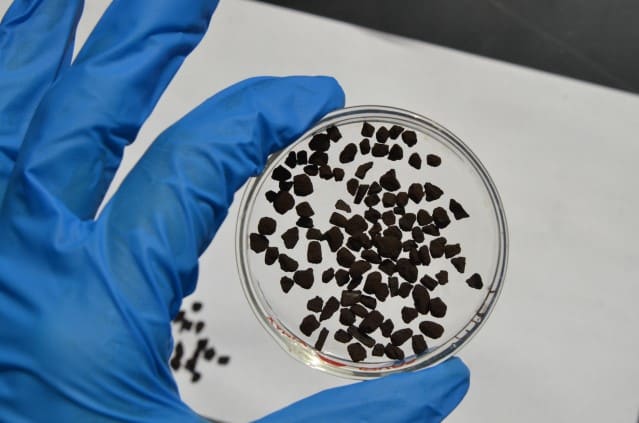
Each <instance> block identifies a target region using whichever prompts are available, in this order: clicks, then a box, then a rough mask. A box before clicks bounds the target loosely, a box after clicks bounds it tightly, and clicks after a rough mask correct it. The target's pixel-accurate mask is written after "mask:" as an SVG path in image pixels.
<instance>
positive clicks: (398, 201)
mask: <svg viewBox="0 0 639 423" xmlns="http://www.w3.org/2000/svg"><path fill="white" fill-rule="evenodd" d="M407 204H408V193H406V192H399V193H397V197H396V198H395V205H397V206H399V207H405V206H406V205H407Z"/></svg>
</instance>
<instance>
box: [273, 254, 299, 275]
mask: <svg viewBox="0 0 639 423" xmlns="http://www.w3.org/2000/svg"><path fill="white" fill-rule="evenodd" d="M278 261H279V262H280V269H282V270H283V271H284V272H294V271H296V270H297V268H298V267H299V264H298V263H297V260H294V259H292V258H290V257H289V256H287V255H286V254H280V256H279V257H278Z"/></svg>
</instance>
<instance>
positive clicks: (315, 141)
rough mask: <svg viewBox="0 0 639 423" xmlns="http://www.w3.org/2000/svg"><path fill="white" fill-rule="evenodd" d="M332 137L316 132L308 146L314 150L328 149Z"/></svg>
mask: <svg viewBox="0 0 639 423" xmlns="http://www.w3.org/2000/svg"><path fill="white" fill-rule="evenodd" d="M330 141H331V140H330V138H329V137H328V135H326V134H315V135H313V138H311V141H309V143H308V148H310V149H311V150H313V151H327V150H328V148H329V147H330Z"/></svg>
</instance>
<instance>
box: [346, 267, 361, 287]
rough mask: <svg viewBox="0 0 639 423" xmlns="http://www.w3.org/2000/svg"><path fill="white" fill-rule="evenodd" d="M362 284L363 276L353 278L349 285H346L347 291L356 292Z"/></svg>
mask: <svg viewBox="0 0 639 423" xmlns="http://www.w3.org/2000/svg"><path fill="white" fill-rule="evenodd" d="M349 272H350V271H349ZM360 283H362V277H361V276H351V281H350V282H349V283H348V285H346V289H349V290H354V289H355V288H357V287H358V286H359V284H360Z"/></svg>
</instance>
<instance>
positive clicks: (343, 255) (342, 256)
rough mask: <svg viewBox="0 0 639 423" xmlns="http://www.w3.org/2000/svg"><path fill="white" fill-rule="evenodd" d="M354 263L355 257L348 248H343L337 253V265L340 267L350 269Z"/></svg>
mask: <svg viewBox="0 0 639 423" xmlns="http://www.w3.org/2000/svg"><path fill="white" fill-rule="evenodd" d="M353 262H355V256H354V255H353V253H351V251H350V250H349V249H348V248H346V247H342V248H340V249H339V250H338V251H337V263H339V265H340V266H344V267H350V266H351V265H352V264H353Z"/></svg>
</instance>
